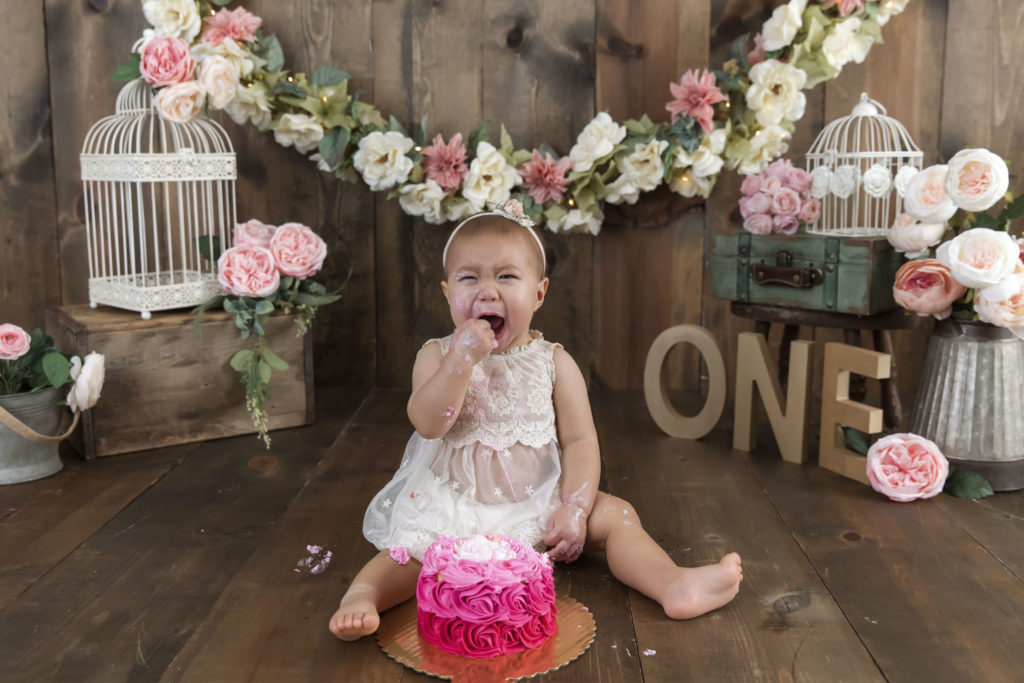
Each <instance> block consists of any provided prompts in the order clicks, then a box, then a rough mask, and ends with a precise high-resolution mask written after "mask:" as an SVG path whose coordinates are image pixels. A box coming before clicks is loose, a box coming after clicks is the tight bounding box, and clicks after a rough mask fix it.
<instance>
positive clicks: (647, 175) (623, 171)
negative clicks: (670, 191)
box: [605, 138, 668, 204]
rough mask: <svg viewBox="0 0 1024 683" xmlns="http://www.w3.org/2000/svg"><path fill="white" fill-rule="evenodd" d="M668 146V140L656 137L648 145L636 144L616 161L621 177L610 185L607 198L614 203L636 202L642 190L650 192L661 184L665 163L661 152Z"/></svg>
mask: <svg viewBox="0 0 1024 683" xmlns="http://www.w3.org/2000/svg"><path fill="white" fill-rule="evenodd" d="M667 148H668V142H667V141H666V140H658V139H657V138H655V139H654V140H651V141H650V142H649V143H647V144H646V145H644V144H639V143H638V144H636V145H635V146H634V147H633V151H632V152H630V153H629V154H627V155H626V156H624V157H622V158H621V159H619V160H618V161H617V162H616V165H617V166H618V169H619V177H618V178H616V179H615V180H614V182H612V184H611V185H610V186H609V187H610V189H611V192H610V193H609V194H608V195H607V196H606V197H605V199H606V200H607V201H609V202H611V203H612V204H621V203H622V202H626V203H627V204H635V203H636V200H637V199H638V198H639V197H640V193H641V192H650V191H651V190H653V189H654V188H656V187H658V185H660V184H661V179H662V177H663V176H664V175H665V164H664V162H662V160H661V154H662V152H664V151H665V150H666V149H667Z"/></svg>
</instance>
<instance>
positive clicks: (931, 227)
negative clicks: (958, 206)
mask: <svg viewBox="0 0 1024 683" xmlns="http://www.w3.org/2000/svg"><path fill="white" fill-rule="evenodd" d="M945 233H946V224H945V223H921V222H919V221H918V220H917V219H916V218H914V217H913V216H912V215H911V214H909V213H901V214H900V215H899V216H897V217H896V221H895V222H894V223H893V224H892V227H891V228H889V229H888V230H887V231H886V233H885V238H886V239H887V240H889V244H891V245H892V246H893V248H894V249H895V250H896V251H898V252H899V253H901V254H905V255H906V257H907V258H917V257H918V256H921V255H922V254H924V253H925V252H927V251H928V249H929V247H933V246H935V245H936V244H938V243H939V242H941V241H942V236H943V235H944V234H945Z"/></svg>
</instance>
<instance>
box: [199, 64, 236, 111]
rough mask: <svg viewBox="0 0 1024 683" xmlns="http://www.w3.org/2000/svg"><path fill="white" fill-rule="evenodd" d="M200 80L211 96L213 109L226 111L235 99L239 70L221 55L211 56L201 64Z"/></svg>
mask: <svg viewBox="0 0 1024 683" xmlns="http://www.w3.org/2000/svg"><path fill="white" fill-rule="evenodd" d="M198 80H199V82H200V83H202V85H203V88H205V89H206V94H208V95H209V96H210V108H211V109H224V108H225V107H227V106H228V104H229V103H230V102H231V100H233V99H235V92H236V91H237V90H238V70H237V69H236V68H235V65H234V64H232V63H231V62H230V61H228V60H227V59H226V58H225V57H221V56H220V55H210V56H209V57H207V58H206V59H204V60H203V61H202V62H200V63H199V69H198Z"/></svg>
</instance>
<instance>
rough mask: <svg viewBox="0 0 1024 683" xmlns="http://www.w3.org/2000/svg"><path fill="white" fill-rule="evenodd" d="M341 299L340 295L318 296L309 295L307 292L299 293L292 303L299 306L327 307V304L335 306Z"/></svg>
mask: <svg viewBox="0 0 1024 683" xmlns="http://www.w3.org/2000/svg"><path fill="white" fill-rule="evenodd" d="M340 298H341V295H340V294H322V295H317V294H308V293H306V292H297V293H296V294H295V297H294V298H293V299H292V301H293V302H294V303H296V304H297V305H299V306H325V305H327V304H333V303H334V302H335V301H337V300H339V299H340Z"/></svg>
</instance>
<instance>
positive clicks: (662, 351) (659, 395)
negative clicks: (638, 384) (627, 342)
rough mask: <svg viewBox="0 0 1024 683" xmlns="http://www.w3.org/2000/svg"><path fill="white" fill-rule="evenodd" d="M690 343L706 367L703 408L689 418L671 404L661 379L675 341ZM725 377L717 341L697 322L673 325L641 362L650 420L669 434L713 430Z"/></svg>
mask: <svg viewBox="0 0 1024 683" xmlns="http://www.w3.org/2000/svg"><path fill="white" fill-rule="evenodd" d="M682 343H688V344H693V345H694V346H695V347H696V348H697V350H698V351H699V352H700V354H701V355H702V356H703V357H704V362H705V363H706V364H707V367H708V395H707V398H706V399H705V401H704V407H703V408H702V409H701V411H700V412H699V413H697V414H696V415H695V416H693V417H686V416H685V415H682V414H680V413H679V411H677V410H676V409H675V408H674V407H672V404H671V402H670V401H669V397H668V390H667V389H666V387H665V385H664V384H663V383H662V381H661V367H662V365H664V363H665V357H666V356H667V355H668V352H669V351H670V350H671V349H672V347H673V346H675V345H676V344H682ZM726 384H727V378H726V376H725V361H724V360H723V359H722V352H721V350H720V349H719V348H718V342H717V341H716V340H715V338H714V337H713V336H711V333H710V332H708V331H707V330H706V329H704V328H703V327H700V326H699V325H676V326H674V327H670V328H668V329H667V330H665V331H664V332H662V333H661V334H659V335H658V336H657V338H656V339H655V340H654V343H653V344H651V350H650V351H648V352H647V363H646V365H644V398H645V399H646V400H647V410H649V411H650V413H651V417H652V418H654V422H655V423H656V424H657V425H658V426H659V427H661V430H662V431H663V432H665V433H666V434H668V435H669V436H675V437H679V438H682V439H699V438H701V437H702V436H706V435H707V434H708V432H710V431H711V430H712V429H714V427H715V424H717V422H718V419H719V418H720V417H721V416H722V410H724V409H725V393H726Z"/></svg>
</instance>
